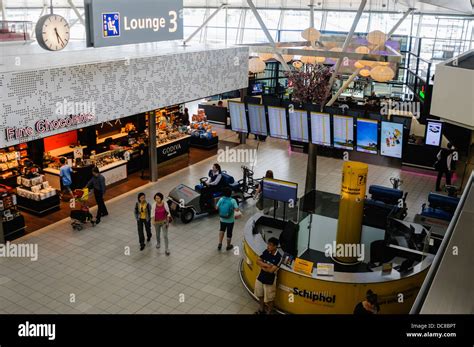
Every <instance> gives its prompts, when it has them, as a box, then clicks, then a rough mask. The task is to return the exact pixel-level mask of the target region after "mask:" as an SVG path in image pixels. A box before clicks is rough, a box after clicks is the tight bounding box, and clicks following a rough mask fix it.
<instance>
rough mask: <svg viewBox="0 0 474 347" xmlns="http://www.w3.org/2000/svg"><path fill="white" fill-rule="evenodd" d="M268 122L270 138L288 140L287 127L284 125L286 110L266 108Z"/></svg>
mask: <svg viewBox="0 0 474 347" xmlns="http://www.w3.org/2000/svg"><path fill="white" fill-rule="evenodd" d="M268 122H269V126H270V136H271V137H278V138H280V139H285V140H286V139H288V127H287V125H286V109H284V108H282V107H273V106H269V107H268Z"/></svg>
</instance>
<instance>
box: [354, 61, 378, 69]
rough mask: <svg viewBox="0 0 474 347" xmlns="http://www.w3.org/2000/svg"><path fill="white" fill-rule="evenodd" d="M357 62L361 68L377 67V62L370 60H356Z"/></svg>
mask: <svg viewBox="0 0 474 347" xmlns="http://www.w3.org/2000/svg"><path fill="white" fill-rule="evenodd" d="M357 62H358V63H360V64H361V65H362V66H369V67H374V66H375V65H377V62H375V61H371V60H358V61H357Z"/></svg>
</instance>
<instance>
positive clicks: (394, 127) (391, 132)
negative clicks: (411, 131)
mask: <svg viewBox="0 0 474 347" xmlns="http://www.w3.org/2000/svg"><path fill="white" fill-rule="evenodd" d="M380 134H381V140H380V154H382V155H385V156H387V157H394V158H401V157H402V150H403V124H399V123H391V122H382V130H381V132H380Z"/></svg>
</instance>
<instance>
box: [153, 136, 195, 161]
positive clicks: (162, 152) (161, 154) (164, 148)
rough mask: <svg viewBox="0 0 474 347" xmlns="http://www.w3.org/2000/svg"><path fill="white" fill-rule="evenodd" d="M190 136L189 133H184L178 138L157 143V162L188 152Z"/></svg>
mask: <svg viewBox="0 0 474 347" xmlns="http://www.w3.org/2000/svg"><path fill="white" fill-rule="evenodd" d="M190 138H191V136H190V135H185V136H183V137H180V138H179V139H176V140H172V141H169V142H166V143H163V144H159V145H158V146H157V149H158V151H157V152H158V153H157V158H158V164H160V163H163V162H165V161H167V160H170V159H173V158H176V157H179V156H180V155H183V154H188V153H189V142H190Z"/></svg>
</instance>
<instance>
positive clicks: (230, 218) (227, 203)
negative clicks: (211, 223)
mask: <svg viewBox="0 0 474 347" xmlns="http://www.w3.org/2000/svg"><path fill="white" fill-rule="evenodd" d="M223 193H224V196H223V197H222V198H220V199H219V201H218V202H217V205H216V209H217V210H218V211H219V217H220V219H221V227H220V229H219V245H218V246H217V249H218V250H219V251H220V250H221V249H222V240H223V239H224V233H225V232H226V230H227V247H226V248H225V249H226V251H229V250H231V249H233V248H234V246H233V245H232V230H233V229H234V222H235V212H236V211H239V205H237V201H235V199H233V198H231V196H232V191H231V190H230V188H224V191H223Z"/></svg>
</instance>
